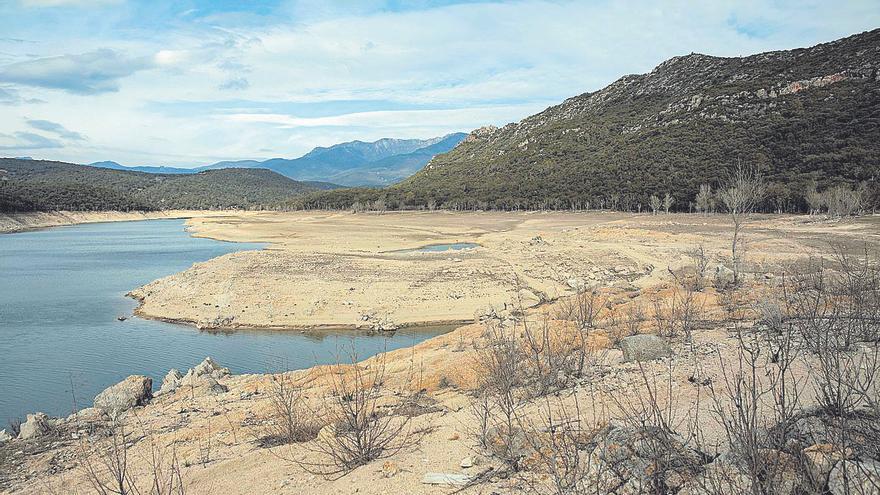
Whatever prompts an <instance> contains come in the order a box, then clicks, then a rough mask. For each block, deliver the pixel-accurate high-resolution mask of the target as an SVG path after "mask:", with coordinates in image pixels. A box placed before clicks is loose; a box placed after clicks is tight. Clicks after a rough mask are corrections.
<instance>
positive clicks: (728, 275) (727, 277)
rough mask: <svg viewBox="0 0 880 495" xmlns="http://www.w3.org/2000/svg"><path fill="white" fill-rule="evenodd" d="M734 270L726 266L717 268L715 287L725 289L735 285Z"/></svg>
mask: <svg viewBox="0 0 880 495" xmlns="http://www.w3.org/2000/svg"><path fill="white" fill-rule="evenodd" d="M733 275H734V274H733V270H731V269H730V268H727V267H726V266H724V265H718V266H716V267H715V287H717V288H719V289H723V288H725V287H729V286H731V285H733V282H734V276H733Z"/></svg>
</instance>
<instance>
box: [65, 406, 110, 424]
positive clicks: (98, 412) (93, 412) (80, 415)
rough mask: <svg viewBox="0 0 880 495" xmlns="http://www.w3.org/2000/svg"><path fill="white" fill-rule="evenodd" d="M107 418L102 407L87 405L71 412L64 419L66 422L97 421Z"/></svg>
mask: <svg viewBox="0 0 880 495" xmlns="http://www.w3.org/2000/svg"><path fill="white" fill-rule="evenodd" d="M107 419H109V418H108V417H107V413H106V412H104V410H103V409H99V408H97V407H87V408H85V409H80V410H79V411H77V412H75V413H73V414H71V415H70V416H68V417H67V419H65V421H66V422H68V423H74V422H81V423H98V422H101V421H105V420H107Z"/></svg>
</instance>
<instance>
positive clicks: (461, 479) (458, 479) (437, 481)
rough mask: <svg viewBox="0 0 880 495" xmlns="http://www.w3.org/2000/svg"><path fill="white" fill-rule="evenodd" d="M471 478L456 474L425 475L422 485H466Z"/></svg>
mask: <svg viewBox="0 0 880 495" xmlns="http://www.w3.org/2000/svg"><path fill="white" fill-rule="evenodd" d="M470 481H471V477H470V476H468V475H466V474H457V473H425V477H424V478H422V483H424V484H426V485H459V486H460V485H467V484H468V483H470Z"/></svg>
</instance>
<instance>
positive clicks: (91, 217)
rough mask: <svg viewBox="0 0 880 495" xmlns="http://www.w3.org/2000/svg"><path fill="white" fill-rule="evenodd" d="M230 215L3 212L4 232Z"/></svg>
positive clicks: (1, 226)
mask: <svg viewBox="0 0 880 495" xmlns="http://www.w3.org/2000/svg"><path fill="white" fill-rule="evenodd" d="M218 214H226V212H217V211H191V210H167V211H134V212H119V211H97V212H90V211H53V212H45V213H43V212H38V213H0V234H5V233H10V232H20V231H23V230H33V229H44V228H47V227H58V226H61V225H74V224H79V223H97V222H127V221H132V220H155V219H161V218H192V217H196V216H210V215H218Z"/></svg>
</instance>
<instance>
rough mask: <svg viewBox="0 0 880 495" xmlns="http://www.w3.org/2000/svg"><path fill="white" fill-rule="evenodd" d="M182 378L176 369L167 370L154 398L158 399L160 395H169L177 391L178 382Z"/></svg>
mask: <svg viewBox="0 0 880 495" xmlns="http://www.w3.org/2000/svg"><path fill="white" fill-rule="evenodd" d="M182 378H183V374H182V373H181V372H180V371H178V369H177V368H171V369H170V370H168V373H167V374H166V375H165V378H163V379H162V386H161V387H160V388H159V391H158V392H156V393H155V396H156V397H158V396H160V395H165V394H170V393H171V392H174V391H175V390H177V388H178V387H180V380H181V379H182Z"/></svg>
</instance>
